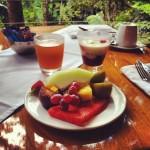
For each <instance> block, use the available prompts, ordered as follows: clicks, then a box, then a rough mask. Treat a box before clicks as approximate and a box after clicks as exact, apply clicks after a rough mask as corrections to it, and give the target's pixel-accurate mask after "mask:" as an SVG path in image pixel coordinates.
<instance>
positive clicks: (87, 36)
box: [78, 31, 111, 71]
mask: <svg viewBox="0 0 150 150" xmlns="http://www.w3.org/2000/svg"><path fill="white" fill-rule="evenodd" d="M110 40H111V35H110V34H109V33H108V32H105V31H98V32H96V31H95V32H94V31H80V32H79V33H78V41H79V45H80V49H81V55H82V60H83V64H84V68H85V69H92V70H93V71H94V70H95V71H97V70H99V69H102V63H103V60H104V58H105V55H106V52H107V50H108V47H109V45H110Z"/></svg>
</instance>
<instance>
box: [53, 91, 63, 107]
mask: <svg viewBox="0 0 150 150" xmlns="http://www.w3.org/2000/svg"><path fill="white" fill-rule="evenodd" d="M61 99H62V95H61V94H54V95H52V96H51V98H50V100H51V103H52V104H54V105H58V104H59V102H60V100H61Z"/></svg>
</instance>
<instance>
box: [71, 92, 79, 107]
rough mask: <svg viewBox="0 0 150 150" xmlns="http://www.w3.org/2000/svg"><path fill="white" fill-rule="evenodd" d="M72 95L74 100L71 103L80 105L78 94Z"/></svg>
mask: <svg viewBox="0 0 150 150" xmlns="http://www.w3.org/2000/svg"><path fill="white" fill-rule="evenodd" d="M71 97H72V101H71V104H72V105H76V106H77V105H79V104H80V101H81V100H80V97H79V96H78V95H75V94H72V95H71Z"/></svg>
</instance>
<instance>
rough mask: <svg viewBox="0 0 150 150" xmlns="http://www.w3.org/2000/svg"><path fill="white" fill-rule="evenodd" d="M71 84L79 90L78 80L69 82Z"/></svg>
mask: <svg viewBox="0 0 150 150" xmlns="http://www.w3.org/2000/svg"><path fill="white" fill-rule="evenodd" d="M71 86H74V87H76V88H77V90H79V89H80V83H79V82H75V81H74V82H72V84H71Z"/></svg>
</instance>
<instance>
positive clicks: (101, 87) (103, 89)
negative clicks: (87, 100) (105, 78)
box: [92, 82, 112, 98]
mask: <svg viewBox="0 0 150 150" xmlns="http://www.w3.org/2000/svg"><path fill="white" fill-rule="evenodd" d="M111 90H112V84H111V83H110V82H102V83H94V84H92V92H93V95H94V96H95V97H96V98H109V97H110V94H111Z"/></svg>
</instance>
